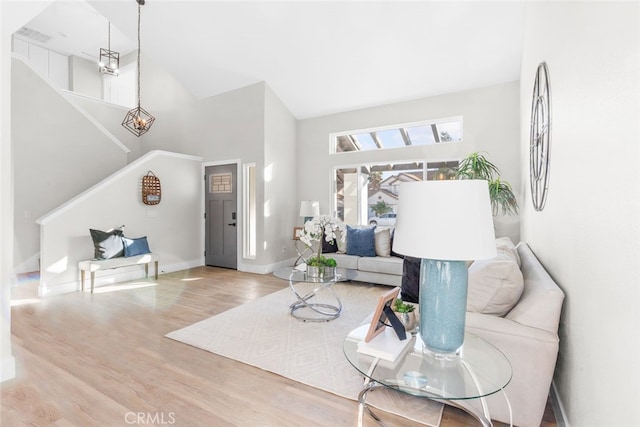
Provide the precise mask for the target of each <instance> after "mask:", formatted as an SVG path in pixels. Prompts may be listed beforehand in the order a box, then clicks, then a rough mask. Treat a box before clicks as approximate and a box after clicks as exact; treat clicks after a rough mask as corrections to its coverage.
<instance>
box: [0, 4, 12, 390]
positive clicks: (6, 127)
mask: <svg viewBox="0 0 640 427" xmlns="http://www.w3.org/2000/svg"><path fill="white" fill-rule="evenodd" d="M5 13H6V9H5V8H4V6H3V4H2V3H0V16H1V18H0V54H1V56H0V99H1V100H2V104H1V105H0V235H1V236H2V238H0V253H1V254H2V258H0V310H1V311H0V382H2V381H5V380H8V379H11V378H13V377H14V376H15V359H14V358H13V354H12V351H11V282H12V276H13V155H12V153H11V102H9V100H10V99H11V53H10V52H11V35H10V34H11V33H10V32H9V31H8V28H7V23H6V21H5V19H4V18H5V16H6V15H5Z"/></svg>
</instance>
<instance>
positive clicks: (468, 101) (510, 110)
mask: <svg viewBox="0 0 640 427" xmlns="http://www.w3.org/2000/svg"><path fill="white" fill-rule="evenodd" d="M518 99H519V85H518V82H512V83H506V84H502V85H496V86H490V87H486V88H481V89H475V90H469V91H464V92H457V93H452V94H447V95H441V96H434V97H429V98H422V99H418V100H414V101H407V102H401V103H397V104H389V105H384V106H380V107H375V108H367V109H363V110H357V111H350V112H346V113H340V114H334V115H329V116H323V117H319V118H313V119H307V120H301V121H300V122H298V134H297V139H298V153H297V164H298V171H297V182H298V195H297V199H298V200H320V211H321V212H323V213H328V212H329V200H330V196H331V195H332V192H333V188H332V183H331V175H332V169H333V168H334V167H335V166H339V165H353V164H360V163H367V162H376V161H382V162H386V161H393V160H397V161H403V160H414V159H419V160H423V161H438V160H452V159H460V158H462V157H464V156H466V155H467V154H469V153H472V152H474V151H485V152H486V153H487V156H488V157H489V159H490V160H491V161H492V162H493V163H495V164H496V165H497V166H498V167H499V168H500V170H501V172H502V176H503V177H504V178H505V179H506V180H507V181H509V182H510V183H511V185H512V186H513V187H514V189H515V190H516V192H517V190H518V189H519V188H520V165H519V155H520V154H519V153H520V147H519V146H518V139H519V125H518V123H519V117H520V116H519V113H518V111H519V104H518V102H519V101H518ZM453 116H463V121H464V130H463V141H462V142H460V143H447V144H438V145H429V146H415V147H409V148H403V149H398V150H379V151H376V152H370V151H363V152H350V153H339V154H334V155H329V134H330V133H332V132H341V131H350V130H358V129H368V128H374V127H380V126H387V125H396V124H404V123H410V122H417V121H422V120H430V119H439V118H445V117H453Z"/></svg>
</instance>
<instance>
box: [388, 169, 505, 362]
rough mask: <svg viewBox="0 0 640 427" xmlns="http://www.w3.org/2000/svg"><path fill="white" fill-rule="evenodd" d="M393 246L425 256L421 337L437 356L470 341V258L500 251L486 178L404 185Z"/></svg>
mask: <svg viewBox="0 0 640 427" xmlns="http://www.w3.org/2000/svg"><path fill="white" fill-rule="evenodd" d="M399 193H400V195H399V201H398V211H397V213H398V216H397V222H396V229H395V234H394V240H393V251H394V252H397V253H400V254H404V255H408V256H412V257H416V258H421V259H422V261H421V264H420V296H419V301H420V337H421V338H422V341H423V343H424V348H425V349H426V350H427V351H428V352H431V353H432V354H433V355H434V356H436V357H441V358H445V359H446V358H454V357H457V355H459V352H460V350H461V347H462V344H463V342H464V327H465V321H466V309H467V279H468V271H467V261H471V260H476V259H484V258H493V257H494V256H495V255H496V249H495V247H496V245H495V235H494V231H493V218H492V215H491V202H490V200H489V185H488V183H487V181H484V180H453V181H421V182H412V183H403V184H401V185H400V190H399Z"/></svg>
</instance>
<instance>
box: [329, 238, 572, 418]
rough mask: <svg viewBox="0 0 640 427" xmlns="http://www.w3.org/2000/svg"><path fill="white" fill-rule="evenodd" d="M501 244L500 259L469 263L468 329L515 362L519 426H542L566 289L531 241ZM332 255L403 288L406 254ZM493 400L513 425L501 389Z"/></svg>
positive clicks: (493, 408) (494, 413) (493, 407)
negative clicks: (544, 262) (404, 255)
mask: <svg viewBox="0 0 640 427" xmlns="http://www.w3.org/2000/svg"><path fill="white" fill-rule="evenodd" d="M496 244H497V247H498V249H499V251H498V256H497V257H496V258H495V259H493V260H485V261H482V262H480V261H476V262H475V263H474V264H475V265H473V264H472V265H471V266H470V267H469V295H468V304H467V318H466V329H467V331H468V332H470V333H472V334H474V335H477V336H479V337H481V338H483V339H485V340H487V341H488V342H490V343H491V344H493V345H494V346H496V347H497V348H498V349H499V350H500V351H502V352H503V353H504V354H505V355H506V356H507V358H508V359H509V361H510V362H511V366H512V369H513V377H512V379H511V382H510V383H509V384H508V385H507V387H506V388H505V392H506V394H507V396H508V398H509V401H510V403H511V407H512V412H513V424H514V425H516V426H519V427H539V426H540V422H541V420H542V416H543V414H544V410H545V406H546V403H547V398H548V395H549V390H550V386H551V381H552V379H553V373H554V370H555V366H556V359H557V356H558V348H559V338H558V327H559V323H560V314H561V310H562V304H563V301H564V292H563V291H562V290H561V289H560V288H559V287H558V285H557V284H556V283H555V282H554V280H553V279H552V278H551V276H549V274H548V273H547V271H546V270H545V269H544V267H543V266H542V264H541V263H540V262H539V261H538V259H537V258H536V256H535V255H534V253H533V252H532V250H531V248H529V246H528V245H527V244H526V243H522V242H521V243H519V244H518V246H517V247H515V246H513V243H511V241H510V240H508V241H505V240H504V238H503V239H497V240H496ZM331 255H332V256H334V255H335V256H334V257H335V258H336V260H337V261H338V265H339V266H341V267H346V268H357V270H358V273H357V276H358V279H356V280H361V281H364V282H370V283H381V284H385V285H391V286H401V285H400V284H401V283H402V266H403V260H402V259H401V258H397V257H391V258H386V257H379V256H376V257H353V256H350V255H342V254H331ZM367 258H368V259H367ZM513 283H517V285H516V286H514V285H513ZM405 286H406V283H405ZM403 291H404V289H403ZM410 293H411V292H410ZM412 293H413V294H414V295H416V294H417V293H416V292H415V290H413V292H412ZM509 299H511V302H510V303H507V300H509ZM418 310H419V306H418ZM368 321H370V318H368V319H365V322H368ZM488 403H489V409H490V412H491V418H492V419H494V420H498V421H501V422H504V423H509V408H508V406H507V405H506V402H505V400H504V397H503V396H502V394H501V393H498V394H495V395H492V396H489V397H488Z"/></svg>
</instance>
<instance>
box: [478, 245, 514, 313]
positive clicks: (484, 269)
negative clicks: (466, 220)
mask: <svg viewBox="0 0 640 427" xmlns="http://www.w3.org/2000/svg"><path fill="white" fill-rule="evenodd" d="M496 250H497V252H498V255H497V256H496V257H495V258H491V259H487V260H477V261H475V262H474V263H473V264H471V266H470V267H469V288H468V294H467V311H472V312H475V313H483V314H492V315H495V316H500V317H503V316H505V315H506V314H507V313H508V312H509V311H510V310H511V309H512V308H513V307H514V306H515V305H516V304H517V303H518V300H520V296H522V291H523V290H524V280H523V278H522V272H521V271H520V268H519V267H518V263H517V261H516V259H514V257H513V254H512V253H511V252H510V251H509V250H508V249H502V248H497V249H496Z"/></svg>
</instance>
